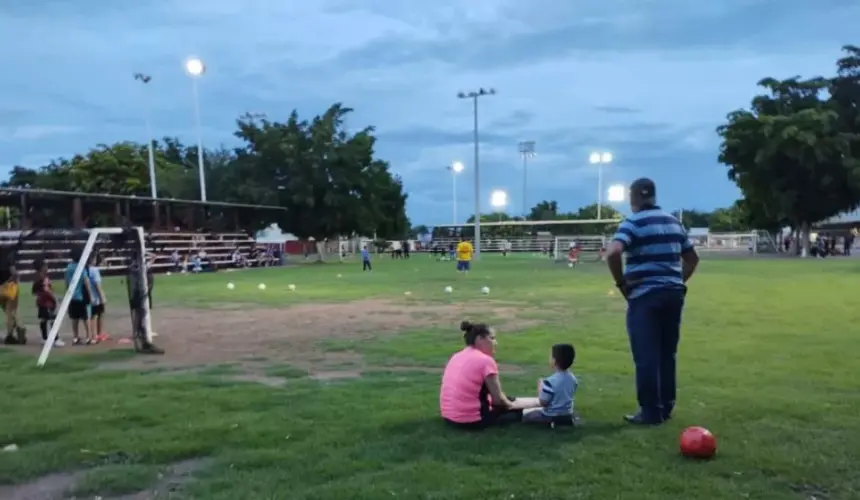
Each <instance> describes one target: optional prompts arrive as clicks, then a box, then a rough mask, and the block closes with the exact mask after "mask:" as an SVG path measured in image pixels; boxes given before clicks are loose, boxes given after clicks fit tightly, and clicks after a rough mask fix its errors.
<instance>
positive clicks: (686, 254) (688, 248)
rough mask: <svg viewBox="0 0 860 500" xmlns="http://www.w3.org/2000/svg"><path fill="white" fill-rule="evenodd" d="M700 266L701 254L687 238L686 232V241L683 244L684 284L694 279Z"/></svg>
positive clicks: (682, 269) (682, 268)
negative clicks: (694, 274)
mask: <svg viewBox="0 0 860 500" xmlns="http://www.w3.org/2000/svg"><path fill="white" fill-rule="evenodd" d="M698 265H699V254H698V253H697V252H696V247H694V246H693V242H691V241H690V238H688V237H687V233H686V232H684V241H683V242H682V243H681V273H682V275H683V278H684V283H686V282H687V281H688V280H689V279H690V278H692V277H693V273H694V272H696V267H698Z"/></svg>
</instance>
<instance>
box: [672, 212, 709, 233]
mask: <svg viewBox="0 0 860 500" xmlns="http://www.w3.org/2000/svg"><path fill="white" fill-rule="evenodd" d="M712 214H713V212H703V211H701V210H694V209H687V208H685V209H684V210H676V211H674V212H672V215H674V216H675V217H676V218H677V219H679V220H680V221H681V222H682V223H683V224H684V227H686V228H687V229H690V228H691V227H709V226H710V223H711V215H712Z"/></svg>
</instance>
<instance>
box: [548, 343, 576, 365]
mask: <svg viewBox="0 0 860 500" xmlns="http://www.w3.org/2000/svg"><path fill="white" fill-rule="evenodd" d="M552 359H553V360H555V365H556V366H557V367H558V369H559V370H567V369H568V368H570V367H571V366H572V365H573V360H574V359H576V349H574V348H573V346H572V345H571V344H556V345H554V346H552Z"/></svg>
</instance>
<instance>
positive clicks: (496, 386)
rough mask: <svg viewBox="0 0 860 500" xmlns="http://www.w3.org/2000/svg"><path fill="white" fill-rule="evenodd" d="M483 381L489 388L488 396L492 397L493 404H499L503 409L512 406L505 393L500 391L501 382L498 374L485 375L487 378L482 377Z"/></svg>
mask: <svg viewBox="0 0 860 500" xmlns="http://www.w3.org/2000/svg"><path fill="white" fill-rule="evenodd" d="M484 383H485V384H487V389H489V390H490V396H491V397H492V398H493V404H494V405H495V406H499V407H502V408H505V409H510V408H511V407H512V406H513V403H512V402H511V400H510V399H508V397H507V396H505V393H504V392H502V384H501V382H499V376H498V375H497V374H495V373H494V374H492V375H487V378H486V379H484Z"/></svg>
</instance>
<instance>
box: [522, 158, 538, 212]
mask: <svg viewBox="0 0 860 500" xmlns="http://www.w3.org/2000/svg"><path fill="white" fill-rule="evenodd" d="M519 150H520V155H521V156H522V157H523V217H527V216H528V214H529V204H528V192H529V191H528V189H529V172H528V170H529V158H533V157H534V156H535V141H521V142H520V144H519Z"/></svg>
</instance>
